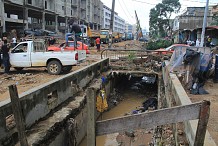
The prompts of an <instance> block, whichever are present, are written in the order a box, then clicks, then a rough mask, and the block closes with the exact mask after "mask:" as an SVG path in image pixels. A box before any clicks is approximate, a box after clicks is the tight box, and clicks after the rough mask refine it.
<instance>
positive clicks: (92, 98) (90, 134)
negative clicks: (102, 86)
mask: <svg viewBox="0 0 218 146" xmlns="http://www.w3.org/2000/svg"><path fill="white" fill-rule="evenodd" d="M86 99H87V108H88V116H87V144H88V145H89V146H95V145H96V139H95V108H96V105H95V103H96V94H95V90H94V88H88V89H87V91H86Z"/></svg>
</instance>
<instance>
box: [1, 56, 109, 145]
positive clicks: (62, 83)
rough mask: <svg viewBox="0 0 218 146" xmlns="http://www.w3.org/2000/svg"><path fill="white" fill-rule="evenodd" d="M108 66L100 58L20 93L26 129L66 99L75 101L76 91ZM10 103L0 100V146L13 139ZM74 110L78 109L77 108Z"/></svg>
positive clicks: (14, 128) (15, 138)
mask: <svg viewBox="0 0 218 146" xmlns="http://www.w3.org/2000/svg"><path fill="white" fill-rule="evenodd" d="M108 66H109V59H104V60H101V61H99V62H96V63H93V64H92V65H89V66H87V67H84V68H82V69H80V70H78V71H75V72H72V73H69V74H67V75H65V76H63V77H60V78H57V79H55V80H53V81H50V82H48V83H45V84H43V85H41V86H38V87H35V88H33V89H31V90H28V91H27V92H24V93H23V94H20V95H19V98H20V103H21V108H22V114H23V117H24V120H25V127H26V130H29V129H32V127H33V126H34V125H35V124H36V123H37V122H38V121H39V120H40V119H42V118H45V117H46V116H48V115H49V114H52V113H54V111H56V110H57V109H58V108H59V107H61V106H62V105H63V104H64V103H65V102H66V101H72V100H75V98H76V97H78V95H77V94H79V93H80V92H81V91H83V90H84V89H85V88H86V86H87V85H88V84H89V83H90V82H91V81H93V79H95V78H97V77H99V76H100V75H101V73H102V72H103V71H107V70H108ZM81 102H85V100H82V101H81ZM11 106H12V105H11V102H10V99H8V100H6V101H3V102H0V117H1V118H0V146H1V145H10V144H12V141H13V143H14V141H16V140H17V129H16V126H15V121H14V118H13V112H12V108H11ZM73 106H74V105H73ZM75 109H76V110H77V111H78V108H75ZM67 112H69V111H67ZM74 113H76V112H75V111H74ZM59 139H60V137H59ZM12 145H13V144H12Z"/></svg>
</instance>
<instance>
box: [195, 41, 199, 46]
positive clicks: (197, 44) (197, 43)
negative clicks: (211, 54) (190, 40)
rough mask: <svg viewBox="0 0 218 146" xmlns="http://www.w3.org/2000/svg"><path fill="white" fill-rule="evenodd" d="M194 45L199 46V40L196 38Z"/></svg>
mask: <svg viewBox="0 0 218 146" xmlns="http://www.w3.org/2000/svg"><path fill="white" fill-rule="evenodd" d="M195 46H196V47H199V46H200V42H199V40H198V39H197V40H196V43H195Z"/></svg>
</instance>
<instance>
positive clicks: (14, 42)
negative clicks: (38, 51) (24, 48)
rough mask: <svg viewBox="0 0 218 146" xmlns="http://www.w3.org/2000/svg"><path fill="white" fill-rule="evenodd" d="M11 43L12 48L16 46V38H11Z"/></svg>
mask: <svg viewBox="0 0 218 146" xmlns="http://www.w3.org/2000/svg"><path fill="white" fill-rule="evenodd" d="M11 43H12V48H14V47H15V46H16V45H17V39H16V37H13V38H12V40H11Z"/></svg>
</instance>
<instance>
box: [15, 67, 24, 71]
mask: <svg viewBox="0 0 218 146" xmlns="http://www.w3.org/2000/svg"><path fill="white" fill-rule="evenodd" d="M14 69H16V70H17V71H21V70H23V67H14Z"/></svg>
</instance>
